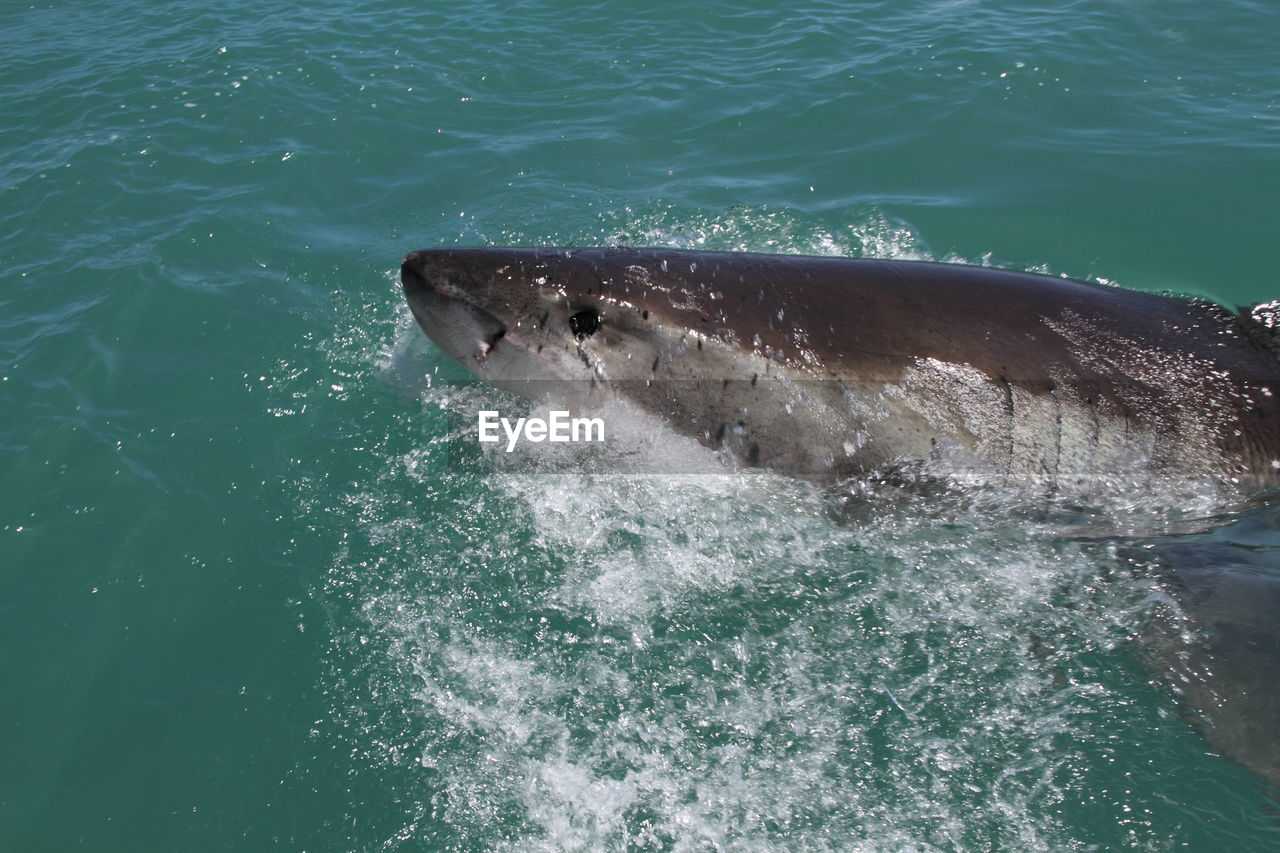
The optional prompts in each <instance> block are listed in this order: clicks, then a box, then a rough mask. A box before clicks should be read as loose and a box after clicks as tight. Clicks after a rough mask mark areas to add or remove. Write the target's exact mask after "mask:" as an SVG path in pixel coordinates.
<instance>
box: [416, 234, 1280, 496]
mask: <svg viewBox="0 0 1280 853" xmlns="http://www.w3.org/2000/svg"><path fill="white" fill-rule="evenodd" d="M401 277H402V282H403V285H404V291H405V295H406V297H407V300H408V303H409V306H410V308H411V309H412V311H413V314H414V316H415V317H416V318H417V320H418V323H419V324H421V326H422V328H423V329H424V330H425V331H426V332H427V334H428V335H429V336H430V337H431V338H432V340H434V341H435V342H436V343H437V344H438V345H439V346H440V347H441V348H442V349H444V350H445V351H446V352H447V353H449V354H450V355H452V356H453V357H454V358H455V359H457V360H458V361H460V362H461V363H462V364H464V365H466V366H467V367H468V368H470V369H471V370H473V371H474V372H475V373H477V374H478V375H480V376H482V377H484V378H485V379H487V380H489V381H491V382H492V383H494V384H495V385H498V386H501V387H503V388H506V389H508V390H511V391H515V392H517V393H521V394H524V395H525V396H531V397H537V396H541V395H544V394H547V393H570V391H569V389H570V388H571V387H572V386H574V385H575V384H581V385H583V386H590V387H592V388H593V389H594V390H595V391H596V392H597V393H599V394H601V395H604V396H613V397H618V398H621V399H624V400H626V401H628V402H630V403H633V404H635V405H637V406H638V407H640V408H641V409H643V410H644V411H646V412H650V413H655V414H657V415H659V416H660V417H661V418H663V419H664V420H665V421H666V422H667V423H668V424H669V425H670V426H671V427H672V428H673V429H674V430H676V431H677V432H680V433H684V434H686V435H689V436H692V437H694V438H696V439H697V440H699V441H701V442H703V443H704V444H708V445H711V446H713V447H716V448H723V449H725V450H728V451H730V452H731V453H732V454H733V455H734V456H735V457H737V458H738V459H739V460H740V461H741V462H742V463H743V464H745V465H748V466H754V467H763V468H768V469H772V470H776V471H780V472H782V473H785V474H792V475H798V476H803V477H807V478H811V479H816V480H839V479H843V478H847V477H851V476H859V475H865V474H869V473H875V472H885V471H891V470H901V469H906V468H926V469H928V470H930V471H934V472H937V473H941V474H944V475H945V474H951V475H955V476H965V477H976V478H979V479H983V480H988V481H997V482H1004V483H1015V484H1023V485H1031V486H1036V487H1041V488H1047V489H1051V490H1055V491H1066V492H1076V493H1091V492H1096V491H1099V490H1110V489H1114V488H1116V487H1117V486H1116V484H1117V482H1120V481H1123V482H1149V481H1151V480H1152V479H1161V480H1168V479H1171V478H1173V479H1191V480H1196V481H1201V482H1206V483H1209V484H1212V485H1214V486H1216V487H1219V488H1221V489H1223V490H1225V491H1227V492H1238V493H1250V492H1254V491H1256V490H1258V489H1261V488H1266V487H1270V486H1274V485H1276V484H1277V483H1278V482H1280V362H1278V361H1277V352H1276V347H1275V341H1274V338H1273V335H1272V331H1271V329H1270V328H1269V323H1271V322H1272V321H1273V315H1272V314H1270V313H1267V311H1265V310H1260V311H1259V312H1257V313H1256V314H1253V313H1233V312H1231V311H1228V310H1226V309H1224V308H1221V307H1219V306H1217V305H1214V304H1211V303H1207V302H1202V301H1193V300H1187V299H1178V298H1172V297H1168V296H1161V295H1157V294H1152V293H1143V292H1137V291H1131V290H1124V289H1121V288H1118V287H1111V286H1107V285H1102V284H1094V283H1089V282H1083V281H1075V280H1071V279H1065V278H1054V277H1051V276H1043V275H1033V274H1028V273H1021V272H1013V271H1007V270H1000V269H990V268H983V267H972V266H961V265H955V264H938V263H923V262H903V261H882V260H867V259H848V258H831V257H802V256H789V255H782V256H779V255H764V254H750V253H714V252H693V251H677V250H672V249H623V248H606V249H545V248H477V249H434V250H427V251H420V252H413V253H411V254H410V255H408V256H407V257H406V258H405V259H404V263H403V266H402V270H401ZM553 388H554V389H556V390H555V391H552V390H551V389H553Z"/></svg>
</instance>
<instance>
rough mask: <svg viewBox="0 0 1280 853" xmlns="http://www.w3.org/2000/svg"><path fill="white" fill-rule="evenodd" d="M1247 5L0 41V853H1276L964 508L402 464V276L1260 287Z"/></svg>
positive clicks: (953, 8) (1112, 628)
mask: <svg viewBox="0 0 1280 853" xmlns="http://www.w3.org/2000/svg"><path fill="white" fill-rule="evenodd" d="M1277 43H1280V8H1278V7H1276V6H1275V5H1274V4H1266V3H1250V2H1237V1H1236V0H1232V1H1231V2H1223V3H1216V4H1204V3H1190V2H1166V3H1151V2H1138V0H1135V2H1116V3H1100V2H1084V1H1083V0H1081V2H1073V3H1067V4H1062V5H1061V6H1059V7H1057V8H1056V9H1054V10H1046V9H1043V8H1040V7H1038V6H1034V5H1030V4H1022V7H1021V8H1018V7H1010V6H1009V5H1007V4H995V3H984V2H957V1H956V0H951V1H950V2H941V1H940V0H930V1H929V2H926V0H911V2H904V3H898V4H888V3H866V4H835V3H821V2H811V3H789V4H784V5H783V6H778V5H776V4H764V3H750V4H744V3H736V4H726V3H718V2H712V3H701V4H688V3H682V4H671V3H663V2H656V3H649V4H643V5H640V4H622V3H617V2H609V3H602V4H595V5H580V4H569V3H563V2H551V0H547V2H529V3H520V4H510V5H507V4H493V3H484V2H480V3H474V4H466V5H455V6H448V5H444V4H423V5H422V6H421V7H420V8H418V7H413V6H406V5H402V4H391V3H385V2H378V0H368V2H360V3H342V4H339V3H325V2H319V3H312V4H306V5H305V6H298V5H296V4H275V3H265V4H264V3H256V4H252V5H250V4H248V3H243V2H232V3H229V4H220V5H217V6H215V7H213V8H207V7H206V6H203V5H200V6H198V5H194V4H167V5H160V6H157V5H156V4H143V3H138V2H134V0H117V2H113V3H105V2H95V0H83V2H79V3H65V4H41V5H38V6H27V5H21V6H20V5H17V4H9V5H6V6H5V7H4V8H3V9H0V47H2V48H3V55H4V57H5V61H4V70H3V72H2V73H0V128H3V136H2V137H0V138H2V139H3V145H2V146H0V262H2V265H0V276H2V277H3V289H0V412H2V413H3V417H2V419H0V454H2V455H0V472H2V474H3V480H2V482H3V484H4V486H5V488H4V489H3V490H2V491H0V683H2V684H3V685H4V688H3V698H2V699H0V756H3V759H2V760H0V764H2V766H3V767H4V771H3V773H2V774H0V847H3V848H5V849H14V850H64V849H71V848H75V847H83V848H86V849H94V850H140V849H141V850H165V849H191V850H199V849H210V850H213V849H237V850H257V849H268V848H281V849H289V850H375V849H397V850H437V849H439V850H491V849H506V850H513V851H518V850H624V849H625V850H672V851H676V850H679V851H702V850H869V851H870V850H874V851H880V850H1094V849H1099V850H1101V849H1131V850H1166V849H1192V850H1209V849H1222V847H1223V845H1225V846H1227V847H1229V848H1232V849H1240V850H1245V849H1254V850H1262V849H1276V848H1277V847H1280V827H1278V826H1277V818H1276V805H1275V802H1274V801H1273V800H1270V799H1268V798H1267V797H1266V796H1265V795H1264V794H1263V793H1262V792H1261V791H1260V789H1259V786H1258V785H1257V783H1256V782H1255V781H1254V780H1253V778H1252V777H1250V776H1249V775H1248V773H1247V772H1246V771H1244V770H1243V769H1241V768H1239V767H1237V766H1235V765H1234V764H1231V763H1229V762H1227V761H1225V760H1224V759H1222V758H1220V757H1217V756H1216V755H1214V754H1212V753H1211V752H1210V751H1209V750H1208V749H1207V748H1206V746H1205V744H1204V742H1203V741H1202V740H1201V739H1200V736H1199V734H1198V733H1197V731H1196V730H1195V729H1194V728H1193V727H1191V726H1189V725H1188V723H1187V722H1186V720H1185V716H1184V714H1183V712H1182V711H1181V710H1180V708H1179V706H1178V705H1177V703H1176V702H1175V701H1174V699H1173V698H1171V697H1170V695H1169V694H1168V693H1167V691H1165V689H1164V688H1163V687H1162V685H1161V684H1160V683H1159V681H1158V679H1157V677H1156V676H1155V675H1154V674H1153V673H1152V672H1151V671H1149V670H1147V669H1146V668H1144V666H1143V665H1142V664H1141V663H1140V662H1139V660H1138V656H1137V655H1135V654H1134V652H1133V646H1134V643H1133V639H1134V638H1135V637H1136V636H1137V635H1138V634H1139V632H1140V631H1141V627H1142V625H1143V624H1144V622H1145V618H1146V616H1147V615H1149V612H1150V609H1151V607H1152V606H1153V605H1152V602H1153V601H1158V600H1159V599H1160V588H1159V584H1158V578H1156V577H1154V576H1153V574H1152V573H1151V572H1150V571H1148V570H1147V569H1146V567H1144V566H1143V565H1141V563H1140V562H1139V563H1135V562H1134V561H1132V560H1131V559H1129V558H1127V557H1126V556H1125V555H1124V554H1123V553H1122V552H1121V551H1119V550H1116V549H1114V548H1113V547H1111V546H1108V545H1106V544H1105V543H1103V544H1098V543H1094V544H1089V543H1080V542H1075V541H1073V540H1068V539H1064V538H1063V537H1061V536H1059V535H1057V534H1056V532H1055V530H1054V529H1053V527H1052V525H1049V524H1047V523H1043V522H1038V521H1033V520H1022V521H1019V520H1018V519H1017V518H1016V517H1010V516H1009V515H1008V514H1007V513H1002V512H993V511H988V510H984V509H983V508H982V507H981V506H973V505H969V504H965V503H963V502H961V503H960V504H957V505H950V504H945V503H944V504H943V505H940V506H939V505H934V504H923V505H916V504H910V505H908V506H906V507H905V508H904V507H901V506H892V507H887V508H883V509H872V510H868V511H867V512H866V517H864V518H860V519H858V520H857V522H856V523H849V522H848V520H843V521H842V520H837V519H833V517H832V513H831V511H830V507H829V506H828V505H827V503H826V501H825V500H824V497H823V496H822V495H820V494H819V493H817V492H815V491H814V490H812V489H810V488H809V487H807V486H803V485H800V484H796V483H790V482H787V481H785V480H781V479H779V478H771V477H767V476H763V475H759V476H756V475H743V476H736V477H725V478H718V477H701V478H692V479H690V478H684V479H681V478H659V479H656V480H652V479H651V480H646V479H640V480H629V479H626V478H595V479H590V478H587V479H584V480H580V481H574V480H572V479H569V480H566V479H565V478H562V477H536V476H527V475H522V474H520V473H519V472H518V471H515V472H513V471H507V470H500V469H498V468H496V467H495V466H494V465H493V464H491V461H490V460H486V459H485V458H483V457H479V456H475V457H467V456H466V455H465V454H464V455H463V456H462V457H461V458H459V457H457V456H451V455H450V453H449V452H448V451H446V450H445V449H444V448H445V447H447V445H448V440H449V436H450V435H451V430H452V429H453V427H454V420H453V415H452V414H451V407H452V406H453V405H454V401H455V398H456V395H458V394H459V393H462V394H485V393H488V392H485V391H481V390H474V389H463V390H462V391H459V390H458V389H457V387H456V386H453V385H450V384H449V382H448V381H447V380H453V379H459V378H461V377H462V376H463V374H462V371H461V369H460V368H458V367H457V366H456V365H453V364H451V363H449V362H448V361H447V359H446V358H445V357H444V356H443V355H442V354H441V353H440V352H439V351H438V350H436V349H435V348H434V347H433V346H432V345H431V344H430V343H429V342H427V341H426V340H425V338H423V337H422V336H421V334H420V333H419V332H417V330H416V329H415V328H413V327H412V325H411V322H410V320H409V318H408V313H407V311H406V309H405V308H404V307H403V305H402V302H401V298H400V295H399V293H398V292H397V284H396V275H397V269H398V264H399V258H400V257H401V256H402V255H403V254H404V253H405V252H407V251H409V250H411V249H415V248H421V247H425V246H431V245H441V244H451V243H459V244H485V243H494V244H503V243H526V244H607V243H632V244H652V245H668V246H705V247H708V248H721V249H751V250H759V251H779V252H816V253H839V254H866V255H877V256H893V257H917V258H927V259H938V260H943V259H947V260H967V261H971V262H990V263H993V264H997V265H1001V266H1009V267H1013V268H1017V269H1035V270H1041V271H1047V272H1052V273H1059V274H1066V275H1071V276H1076V277H1081V278H1097V279H1104V280H1107V281H1112V282H1115V283H1118V284H1120V285H1122V286H1127V287H1134V288H1142V289H1151V290H1175V291H1180V292H1184V293H1192V294H1198V295H1203V296H1208V297H1212V298H1215V299H1218V300H1220V301H1223V302H1226V303H1229V304H1242V303H1251V302H1255V301H1260V300H1264V299H1271V298H1275V297H1276V296H1278V295H1280V294H1278V293H1277V281H1276V277H1275V275H1274V272H1273V268H1272V264H1273V260H1274V257H1275V254H1276V252H1275V247H1274V229H1275V226H1276V223H1277V212H1278V211H1277V208H1276V199H1277V198H1280V159H1278V158H1277V157H1276V148H1275V145H1276V140H1277V132H1278V131H1280V105H1278V99H1280V82H1278V81H1280V68H1278V66H1277V60H1276V51H1275V45H1276V44H1277Z"/></svg>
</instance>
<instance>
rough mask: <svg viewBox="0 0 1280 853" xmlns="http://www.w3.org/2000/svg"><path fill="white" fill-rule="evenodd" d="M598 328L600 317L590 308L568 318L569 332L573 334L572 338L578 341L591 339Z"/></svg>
mask: <svg viewBox="0 0 1280 853" xmlns="http://www.w3.org/2000/svg"><path fill="white" fill-rule="evenodd" d="M598 328H600V315H599V314H597V313H596V312H595V310H594V309H592V308H587V309H584V310H582V311H579V312H578V313H577V314H574V315H572V316H571V317H569V331H571V332H573V336H574V337H575V338H577V339H578V340H582V339H583V338H589V337H591V335H592V334H593V333H594V332H595V330H596V329H598Z"/></svg>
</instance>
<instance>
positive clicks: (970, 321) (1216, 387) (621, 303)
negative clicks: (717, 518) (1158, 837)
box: [401, 248, 1280, 785]
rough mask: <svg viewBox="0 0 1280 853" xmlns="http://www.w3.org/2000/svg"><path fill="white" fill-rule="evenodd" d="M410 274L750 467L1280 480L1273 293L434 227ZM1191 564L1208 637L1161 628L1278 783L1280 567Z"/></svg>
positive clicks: (1259, 487)
mask: <svg viewBox="0 0 1280 853" xmlns="http://www.w3.org/2000/svg"><path fill="white" fill-rule="evenodd" d="M401 280H402V283H403V286H404V292H405V296H406V299H407V301H408V303H409V306H410V308H411V309H412V312H413V315H414V317H415V318H416V319H417V321H418V323H419V324H420V325H421V327H422V328H423V330H424V331H425V332H426V333H427V334H428V335H429V336H430V337H431V339H432V340H433V341H435V343H436V344H437V345H438V346H439V347H440V348H441V349H443V350H444V351H445V352H447V353H448V354H449V355H451V356H453V357H454V358H455V359H457V360H458V361H459V362H461V363H462V364H464V365H465V366H467V367H468V368H470V369H471V370H472V371H474V372H475V373H476V374H478V375H479V376H481V377H483V378H485V379H487V380H488V381H490V382H492V383H493V384H495V385H498V386H500V387H503V388H506V389H508V390H510V391H514V392H516V393H519V394H523V395H525V396H528V397H533V398H540V397H546V396H550V397H552V398H555V397H557V396H559V397H573V398H574V399H575V400H576V401H578V402H580V401H581V400H582V398H584V397H585V398H587V399H589V400H590V399H596V400H600V399H608V398H617V399H620V400H622V401H624V402H626V403H627V404H630V405H633V406H635V407H637V408H639V409H641V410H643V411H645V412H647V413H650V414H652V415H655V416H657V417H659V418H661V419H662V420H663V421H665V422H666V423H667V424H668V425H669V426H670V427H671V428H672V429H673V430H675V431H676V432H678V433H682V434H685V435H687V436H691V437H693V438H695V439H697V440H698V441H700V442H702V443H703V444H706V445H708V446H711V447H713V448H716V449H720V450H723V451H727V452H728V453H730V454H732V455H733V456H734V457H735V458H736V459H737V460H738V461H739V462H740V463H741V464H743V465H746V466H750V467H761V468H768V469H772V470H776V471H779V472H781V473H784V474H791V475H796V476H800V477H805V478H809V479H813V480H817V481H839V480H843V479H847V478H852V477H859V476H867V475H877V476H878V475H885V474H889V475H892V474H894V473H895V472H899V473H901V472H911V473H924V474H926V475H929V476H941V477H944V478H945V477H954V478H958V479H962V480H965V481H974V480H977V481H978V482H982V483H989V484H1008V485H1012V486H1017V487H1019V488H1030V489H1032V490H1034V491H1037V492H1041V493H1049V494H1066V495H1078V496H1084V497H1088V496H1098V495H1106V494H1110V493H1113V492H1115V491H1116V490H1124V489H1130V488H1134V487H1135V486H1137V487H1141V486H1142V485H1144V484H1147V485H1149V484H1153V483H1154V484H1158V485H1159V486H1160V487H1161V488H1166V489H1167V487H1169V486H1171V485H1172V486H1174V487H1175V490H1176V487H1177V486H1179V485H1180V484H1181V485H1185V484H1193V485H1199V486H1205V487H1208V488H1209V489H1210V490H1212V491H1213V492H1214V493H1215V494H1217V495H1220V496H1221V497H1222V498H1224V499H1225V500H1227V501H1231V500H1236V499H1241V498H1245V497H1248V496H1250V495H1255V494H1257V493H1259V492H1262V491H1264V490H1267V489H1270V488H1273V487H1275V486H1277V485H1280V344H1278V343H1277V341H1278V340H1280V337H1278V333H1277V329H1278V327H1280V311H1278V310H1277V306H1276V304H1270V305H1263V306H1258V307H1256V308H1253V309H1242V310H1238V311H1231V310H1228V309H1226V308H1224V307H1221V306H1219V305H1216V304H1212V303H1209V302H1205V301H1200V300H1193V299H1185V298H1178V297H1173V296H1164V295H1158V294H1153V293H1144V292H1138V291H1132V290H1126V289H1122V288H1118V287H1113V286H1108V285H1104V284H1097V283H1091V282H1084V281H1076V280H1072V279H1067V278H1056V277H1052V276H1045V275H1035V274H1029V273H1024V272H1015V271H1009V270H1002V269H992V268H986V267H974V266H963V265H956V264H940V263H925V262H914V261H889V260H871V259H849V258H833V257H804V256H792V255H782V256H780V255H766V254H753V253H718V252H700V251H680V250H674V249H628V248H582V249H565V248H442V249H429V250H424V251H418V252H412V253H410V254H409V255H407V256H406V257H405V258H404V262H403V265H402V268H401ZM1170 577H1171V584H1173V589H1174V594H1175V595H1176V596H1178V597H1179V598H1180V599H1181V600H1182V601H1183V602H1184V603H1185V604H1186V606H1187V607H1188V608H1189V609H1191V610H1193V612H1194V611H1196V610H1198V611H1199V613H1200V614H1201V615H1202V618H1201V620H1200V622H1201V626H1202V627H1203V628H1204V630H1205V631H1207V632H1208V633H1209V635H1210V636H1209V638H1208V640H1207V641H1206V642H1204V643H1201V644H1199V645H1197V646H1194V647H1192V648H1190V649H1188V648H1184V647H1179V646H1178V645H1177V644H1176V643H1173V642H1172V641H1169V642H1157V643H1153V644H1152V647H1153V648H1155V649H1156V650H1157V654H1158V655H1160V656H1161V657H1162V658H1163V659H1164V661H1163V662H1164V663H1165V664H1166V665H1167V666H1168V667H1169V668H1170V669H1171V670H1174V671H1176V672H1177V673H1178V675H1179V677H1180V678H1182V679H1184V681H1185V682H1186V684H1185V685H1184V688H1183V689H1184V694H1185V695H1186V696H1187V697H1188V699H1189V700H1190V701H1191V702H1192V704H1193V705H1195V707H1196V708H1197V710H1198V711H1199V712H1200V713H1201V714H1202V716H1204V717H1206V718H1207V719H1208V720H1209V726H1208V734H1209V736H1210V742H1211V743H1213V744H1215V745H1216V746H1217V747H1218V748H1220V749H1222V750H1223V751H1224V752H1225V753H1226V754H1228V755H1230V756H1232V757H1233V758H1236V759H1237V760H1239V761H1241V762H1242V763H1244V764H1246V765H1247V766H1249V767H1251V768H1252V769H1253V770H1255V771H1256V772H1258V773H1259V774H1261V775H1262V776H1263V777H1264V778H1266V779H1268V780H1270V781H1271V782H1272V783H1273V784H1276V785H1280V738H1277V737H1276V736H1275V733H1276V731H1277V729H1278V727H1280V678H1278V677H1277V675H1278V674H1280V643H1278V642H1277V638H1278V637H1280V631H1277V630H1276V629H1277V627H1278V622H1280V620H1278V617H1280V613H1278V612H1277V611H1278V610H1280V578H1277V577H1275V576H1274V575H1269V576H1268V575H1266V574H1265V573H1263V574H1259V573H1258V572H1256V571H1255V572H1240V573H1236V574H1234V575H1233V574H1231V573H1229V572H1223V571H1217V570H1215V571H1213V572H1209V573H1208V574H1206V573H1205V572H1203V571H1197V570H1196V568H1195V567H1190V568H1186V567H1185V566H1184V567H1183V570H1175V571H1173V572H1171V575H1170ZM1206 578H1210V579H1211V582H1210V581H1206V580H1205V579H1206ZM1207 602H1211V604H1210V603H1207ZM1242 637H1247V638H1248V639H1247V640H1242V639H1241V638H1242ZM1189 658H1190V659H1191V663H1187V660H1188V659H1189ZM1179 661H1181V662H1182V663H1181V664H1179ZM1188 673H1191V674H1190V675H1189V674H1188ZM1246 673H1247V675H1246Z"/></svg>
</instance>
